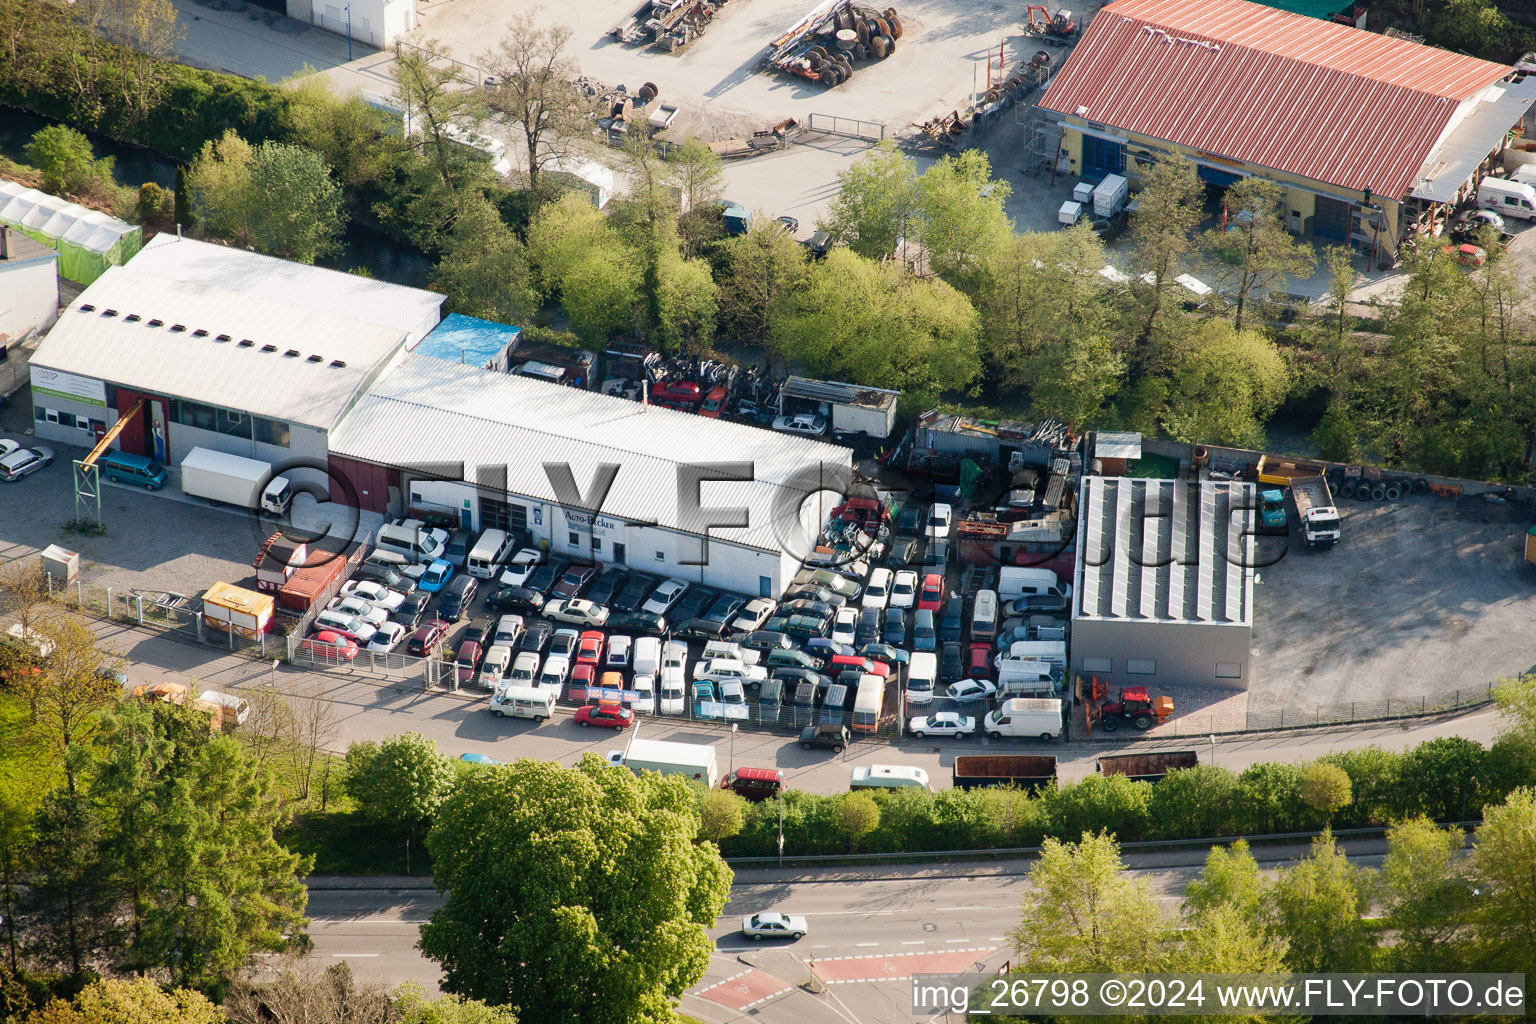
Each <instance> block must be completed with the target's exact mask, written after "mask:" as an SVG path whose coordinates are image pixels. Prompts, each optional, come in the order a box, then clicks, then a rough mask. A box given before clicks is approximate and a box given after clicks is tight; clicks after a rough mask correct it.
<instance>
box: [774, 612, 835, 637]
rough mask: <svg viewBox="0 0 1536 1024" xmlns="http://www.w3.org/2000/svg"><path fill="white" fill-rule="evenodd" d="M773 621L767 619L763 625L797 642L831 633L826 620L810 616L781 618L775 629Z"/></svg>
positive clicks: (828, 621)
mask: <svg viewBox="0 0 1536 1024" xmlns="http://www.w3.org/2000/svg"><path fill="white" fill-rule="evenodd" d="M773 623H774V620H773V619H769V620H768V621H767V622H765V623H764V624H763V625H764V626H766V627H767V628H768V629H774V630H776V631H777V632H781V633H788V634H789V635H790V636H792V637H795V638H796V639H799V640H809V639H811V637H816V636H820V637H824V636H826V635H827V633H828V632H830V631H831V622H830V620H828V619H818V618H816V617H815V616H812V615H791V616H789V617H788V618H781V620H780V624H779V625H778V626H777V627H775V626H774V624H773Z"/></svg>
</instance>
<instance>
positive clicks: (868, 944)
mask: <svg viewBox="0 0 1536 1024" xmlns="http://www.w3.org/2000/svg"><path fill="white" fill-rule="evenodd" d="M854 945H855V946H859V947H863V946H878V945H880V943H878V942H855V943H854Z"/></svg>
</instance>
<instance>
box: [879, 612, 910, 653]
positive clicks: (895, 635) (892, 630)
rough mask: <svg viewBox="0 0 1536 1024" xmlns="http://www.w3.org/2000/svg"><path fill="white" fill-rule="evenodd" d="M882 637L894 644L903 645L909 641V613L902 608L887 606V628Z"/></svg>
mask: <svg viewBox="0 0 1536 1024" xmlns="http://www.w3.org/2000/svg"><path fill="white" fill-rule="evenodd" d="M880 639H881V640H883V641H885V642H886V643H888V644H891V645H892V646H901V645H904V644H905V643H906V642H907V615H906V612H904V611H902V610H901V609H900V608H887V609H886V610H885V630H884V632H882V633H881V635H880Z"/></svg>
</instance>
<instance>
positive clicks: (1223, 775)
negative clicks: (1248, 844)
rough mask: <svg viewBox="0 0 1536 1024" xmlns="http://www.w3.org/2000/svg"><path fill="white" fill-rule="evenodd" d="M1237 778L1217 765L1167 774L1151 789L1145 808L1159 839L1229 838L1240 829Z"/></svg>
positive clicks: (1201, 766)
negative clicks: (1147, 805) (1190, 837)
mask: <svg viewBox="0 0 1536 1024" xmlns="http://www.w3.org/2000/svg"><path fill="white" fill-rule="evenodd" d="M1240 800H1241V797H1240V796H1239V795H1238V787H1237V776H1235V775H1233V774H1232V773H1231V772H1230V771H1228V770H1227V769H1225V768H1222V767H1220V766H1218V765H1204V764H1203V765H1198V766H1196V767H1194V768H1180V769H1175V770H1174V771H1171V772H1169V773H1168V774H1167V775H1166V776H1165V777H1164V778H1163V780H1162V781H1161V782H1159V783H1158V784H1157V785H1155V786H1153V787H1152V802H1151V804H1150V806H1149V808H1148V813H1149V815H1150V816H1151V820H1152V821H1153V822H1155V823H1156V831H1157V832H1158V834H1159V835H1162V836H1166V837H1169V838H1174V837H1179V836H1230V835H1235V834H1237V833H1238V832H1239V831H1241V828H1240V826H1239V824H1238V823H1239V821H1240V820H1241V818H1240V816H1239V813H1238V806H1237V805H1238V802H1239V801H1240Z"/></svg>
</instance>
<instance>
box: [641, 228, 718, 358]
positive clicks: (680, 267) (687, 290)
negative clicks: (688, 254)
mask: <svg viewBox="0 0 1536 1024" xmlns="http://www.w3.org/2000/svg"><path fill="white" fill-rule="evenodd" d="M659 287H660V294H659V296H658V298H659V300H660V301H659V302H658V304H657V316H658V321H659V322H658V324H657V328H658V330H657V332H656V336H657V338H658V340H659V341H660V342H661V343H662V346H663V347H665V348H674V347H682V348H684V349H687V350H688V351H690V352H693V353H695V354H697V353H700V352H702V351H703V350H704V349H705V348H706V347H707V346H708V345H709V343H710V341H711V340H713V338H714V336H715V317H716V315H717V314H718V313H719V310H720V291H719V289H718V288H717V287H716V286H715V279H714V277H713V276H712V275H711V274H710V272H709V265H708V264H706V263H705V262H704V261H703V260H686V259H683V258H682V257H681V256H679V255H677V253H676V250H675V249H673V250H669V251H666V252H664V253H663V254H662V258H661V266H660V275H659Z"/></svg>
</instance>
